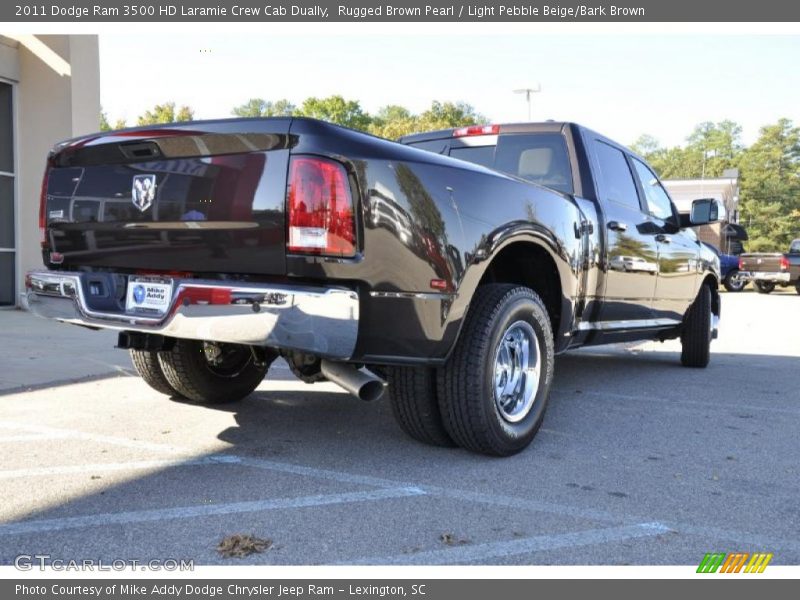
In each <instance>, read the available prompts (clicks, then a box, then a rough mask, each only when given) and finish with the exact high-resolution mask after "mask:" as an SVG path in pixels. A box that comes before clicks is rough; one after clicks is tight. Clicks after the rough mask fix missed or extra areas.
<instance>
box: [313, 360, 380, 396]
mask: <svg viewBox="0 0 800 600" xmlns="http://www.w3.org/2000/svg"><path fill="white" fill-rule="evenodd" d="M320 368H321V370H322V374H323V375H325V377H326V378H327V379H329V380H330V381H332V382H333V383H335V384H336V385H338V386H340V387H341V388H343V389H345V390H347V391H348V392H350V393H351V394H353V396H355V397H356V398H358V399H360V400H365V401H367V402H372V401H373V400H378V399H379V398H380V397H381V396H383V389H384V387H385V386H384V382H383V381H382V380H380V379H379V378H378V377H376V376H375V375H373V374H372V373H370V372H368V371H366V370H365V369H356V368H355V367H354V366H353V365H348V364H347V363H342V362H334V361H330V360H325V359H322V364H321V365H320Z"/></svg>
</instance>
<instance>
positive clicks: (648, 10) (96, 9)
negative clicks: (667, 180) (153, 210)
mask: <svg viewBox="0 0 800 600" xmlns="http://www.w3.org/2000/svg"><path fill="white" fill-rule="evenodd" d="M0 20H2V21H3V22H11V23H13V22H19V23H22V22H27V23H45V22H161V21H163V22H292V21H293V22H339V23H341V22H404V21H405V22H424V21H429V22H529V23H535V22H547V23H553V22H584V23H585V22H589V23H591V22H618V23H643V22H683V23H689V22H773V21H774V22H784V23H785V22H792V21H800V3H798V2H791V1H787V0H758V1H755V0H728V1H726V2H711V1H709V0H705V1H703V0H700V1H698V0H669V1H665V0H613V1H605V0H600V1H594V2H593V1H591V0H583V1H576V0H554V1H552V2H542V1H539V0H530V1H524V0H523V1H519V0H506V1H501V2H492V1H486V0H484V1H483V2H454V1H452V0H388V1H386V2H365V1H363V0H339V1H338V2H332V1H329V0H317V1H316V2H310V1H306V0H172V1H156V0H102V1H101V0H45V1H42V0H39V1H37V0H10V1H5V2H2V3H0Z"/></svg>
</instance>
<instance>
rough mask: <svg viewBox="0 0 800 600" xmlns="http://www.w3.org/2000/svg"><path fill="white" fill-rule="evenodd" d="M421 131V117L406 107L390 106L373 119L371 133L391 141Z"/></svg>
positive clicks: (382, 109) (379, 111)
mask: <svg viewBox="0 0 800 600" xmlns="http://www.w3.org/2000/svg"><path fill="white" fill-rule="evenodd" d="M417 131H420V125H419V117H417V116H416V115H414V114H411V111H410V110H408V109H407V108H405V107H404V106H398V105H396V104H389V105H387V106H384V107H382V108H381V109H379V110H378V112H377V113H376V114H375V115H374V116H373V117H372V122H371V123H370V126H369V132H370V133H371V134H373V135H377V136H380V137H383V138H386V139H389V140H396V139H398V138H400V137H402V136H404V135H408V134H410V133H416V132H417Z"/></svg>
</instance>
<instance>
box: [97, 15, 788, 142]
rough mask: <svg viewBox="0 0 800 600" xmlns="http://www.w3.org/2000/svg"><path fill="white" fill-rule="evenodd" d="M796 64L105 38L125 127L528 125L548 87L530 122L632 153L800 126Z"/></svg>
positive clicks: (557, 40) (663, 47) (642, 40)
mask: <svg viewBox="0 0 800 600" xmlns="http://www.w3.org/2000/svg"><path fill="white" fill-rule="evenodd" d="M407 26H408V29H409V30H412V29H413V27H414V25H413V24H411V23H409V24H407ZM331 27H335V25H332V26H331ZM366 30H367V29H366V27H365V31H366ZM798 59H800V37H798V36H757V35H719V34H703V35H688V34H681V35H678V34H675V35H667V34H660V35H655V34H654V35H647V36H633V35H586V34H581V35H555V34H551V35H548V34H528V35H491V36H481V37H475V36H464V35H442V36H437V35H432V36H431V35H426V36H414V35H382V36H367V35H363V36H362V35H356V36H347V37H345V36H330V37H328V36H319V35H314V36H303V35H291V36H289V35H281V36H270V35H267V34H264V35H257V34H251V33H242V34H236V35H220V36H213V35H212V36H209V35H192V34H171V35H169V36H164V35H162V34H158V35H148V34H141V33H139V34H136V35H130V36H127V35H119V34H114V35H100V65H101V101H102V104H103V109H104V110H105V111H106V112H107V113H108V115H109V119H110V120H112V121H113V120H116V119H117V118H125V119H127V121H128V124H129V125H131V124H134V122H135V119H136V116H137V115H139V114H140V113H142V112H143V111H144V110H145V109H147V108H149V107H151V106H153V105H154V104H156V103H161V102H165V101H169V100H174V101H176V102H177V103H178V104H188V105H190V106H192V107H193V108H194V109H195V116H196V118H203V119H206V118H221V117H228V116H230V111H231V108H232V107H233V106H235V105H237V104H241V103H243V102H245V101H246V100H247V99H249V98H253V97H261V98H265V99H267V100H275V99H279V98H288V99H289V100H292V101H293V102H295V103H300V102H301V101H302V100H303V99H304V98H306V97H307V96H312V95H314V96H328V95H331V94H340V95H342V96H344V97H345V98H348V99H357V100H359V101H360V102H361V105H362V106H363V107H364V108H365V109H366V110H368V111H375V110H377V109H378V108H379V107H381V106H383V105H385V104H401V105H403V106H406V107H408V108H410V109H411V110H412V111H422V110H424V109H425V108H426V107H427V106H429V105H430V102H431V100H433V99H438V100H465V101H467V102H469V103H471V104H473V105H474V106H475V107H476V109H477V110H478V111H479V112H481V113H483V114H485V115H487V116H488V117H489V118H490V119H491V120H492V121H494V122H509V121H524V120H526V119H527V108H526V104H525V100H524V98H523V96H520V95H515V94H513V93H512V90H513V89H515V88H523V87H531V86H535V85H536V84H537V83H540V84H541V87H542V91H541V93H538V94H535V95H534V96H533V120H544V119H557V120H572V121H578V122H580V123H583V124H585V125H587V126H589V127H592V128H594V129H596V130H598V131H600V132H602V133H604V134H606V135H608V136H609V137H612V138H614V139H616V140H618V141H620V142H622V143H625V144H629V143H631V142H633V141H634V140H635V139H636V138H637V137H638V136H639V135H640V134H642V133H649V134H651V135H654V136H655V137H656V138H657V139H658V140H660V141H661V142H662V143H663V144H666V145H676V144H681V143H683V141H684V138H685V137H686V136H687V135H688V134H689V133H690V132H691V130H692V128H693V127H694V125H696V124H697V123H699V122H702V121H720V120H722V119H732V120H734V121H737V122H739V123H741V124H742V125H743V126H744V139H745V142H747V143H749V142H752V141H753V140H754V139H755V138H756V136H757V135H758V128H759V127H760V126H762V125H765V124H768V123H772V122H774V121H776V120H777V119H778V118H780V117H788V118H790V119H792V120H793V121H795V122H796V123H800V76H798V74H797V73H798V71H797V63H798Z"/></svg>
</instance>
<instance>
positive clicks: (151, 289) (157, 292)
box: [125, 277, 172, 315]
mask: <svg viewBox="0 0 800 600" xmlns="http://www.w3.org/2000/svg"><path fill="white" fill-rule="evenodd" d="M171 301H172V281H171V280H169V279H155V278H153V277H130V278H128V294H127V296H126V299H125V310H126V311H127V312H133V313H143V314H156V315H163V314H164V313H165V312H167V309H168V308H169V305H170V302H171Z"/></svg>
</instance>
